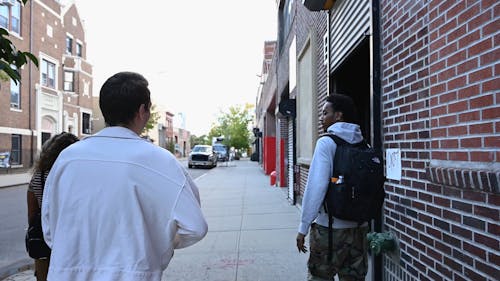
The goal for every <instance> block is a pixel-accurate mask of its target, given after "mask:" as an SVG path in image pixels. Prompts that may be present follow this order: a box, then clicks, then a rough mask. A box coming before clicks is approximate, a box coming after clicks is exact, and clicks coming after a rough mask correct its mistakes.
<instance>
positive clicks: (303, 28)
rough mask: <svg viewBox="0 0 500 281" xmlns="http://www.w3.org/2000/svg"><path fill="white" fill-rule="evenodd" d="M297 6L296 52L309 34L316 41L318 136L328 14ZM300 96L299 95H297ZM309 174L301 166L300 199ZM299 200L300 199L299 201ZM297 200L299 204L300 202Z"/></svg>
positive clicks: (324, 88) (324, 83) (324, 92)
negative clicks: (312, 34)
mask: <svg viewBox="0 0 500 281" xmlns="http://www.w3.org/2000/svg"><path fill="white" fill-rule="evenodd" d="M296 2H298V4H297V20H296V33H297V51H299V52H300V50H302V48H303V46H304V44H305V43H306V40H307V38H308V36H309V34H311V33H314V36H313V38H314V39H315V40H316V42H315V46H316V50H314V55H315V56H316V62H317V65H316V67H317V68H316V75H317V76H316V87H317V94H318V96H317V100H316V103H317V111H316V112H317V113H318V115H317V117H316V121H317V123H316V124H317V130H318V135H319V134H322V133H323V128H322V126H321V124H320V122H319V117H320V114H321V112H322V109H323V104H324V103H325V101H326V96H327V94H328V93H327V83H328V79H327V75H328V67H327V65H324V64H323V47H324V46H323V36H324V35H325V33H326V32H327V24H328V20H327V17H328V12H327V11H321V12H311V11H309V10H308V9H307V8H305V7H304V5H302V4H301V3H300V1H296ZM299 94H300V93H299ZM297 137H300V133H299V132H297ZM308 173H309V167H308V166H306V165H301V167H300V191H299V196H300V197H302V195H303V194H304V189H305V186H306V183H307V176H308ZM300 200H301V199H300ZM300 200H299V202H300Z"/></svg>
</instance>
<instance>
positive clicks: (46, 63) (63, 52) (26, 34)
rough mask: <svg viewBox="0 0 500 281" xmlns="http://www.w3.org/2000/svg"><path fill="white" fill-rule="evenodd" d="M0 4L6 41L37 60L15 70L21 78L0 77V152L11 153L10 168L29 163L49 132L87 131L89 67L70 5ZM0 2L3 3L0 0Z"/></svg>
mask: <svg viewBox="0 0 500 281" xmlns="http://www.w3.org/2000/svg"><path fill="white" fill-rule="evenodd" d="M10 2H11V3H13V5H5V4H4V5H0V26H1V27H3V28H5V29H7V30H9V32H10V38H11V40H12V42H13V43H14V44H15V45H16V46H17V48H18V49H20V50H22V51H29V52H31V53H32V54H34V55H35V56H36V57H37V58H38V60H39V67H38V68H36V67H35V66H34V65H33V64H31V63H30V64H27V65H25V66H24V67H23V68H22V69H21V77H22V79H21V83H20V84H19V85H15V83H12V81H2V82H1V89H0V152H4V151H7V152H11V164H12V168H21V169H23V168H24V169H25V168H30V167H31V165H32V164H33V161H34V159H35V158H36V155H37V152H38V151H39V150H40V149H41V146H42V143H43V142H44V141H45V140H47V139H48V138H50V136H52V135H54V134H57V133H59V132H62V131H67V132H71V133H73V134H75V135H77V136H84V135H87V134H90V133H91V120H92V66H91V65H90V64H89V63H88V62H87V60H86V49H87V48H86V41H85V30H84V27H83V24H82V21H81V19H80V17H79V15H78V11H77V8H76V6H75V5H74V4H69V5H66V6H63V5H62V4H61V3H60V1H55V0H33V1H28V2H27V4H26V5H25V6H23V5H22V4H21V3H20V2H19V1H10ZM4 3H5V2H4Z"/></svg>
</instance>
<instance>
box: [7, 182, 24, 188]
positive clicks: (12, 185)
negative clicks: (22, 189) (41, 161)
mask: <svg viewBox="0 0 500 281" xmlns="http://www.w3.org/2000/svg"><path fill="white" fill-rule="evenodd" d="M27 184H29V182H26V183H14V184H9V185H0V189H2V188H8V187H16V186H22V185H27Z"/></svg>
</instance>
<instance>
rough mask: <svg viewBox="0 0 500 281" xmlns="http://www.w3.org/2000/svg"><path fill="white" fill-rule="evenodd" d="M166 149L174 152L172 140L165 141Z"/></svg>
mask: <svg viewBox="0 0 500 281" xmlns="http://www.w3.org/2000/svg"><path fill="white" fill-rule="evenodd" d="M166 149H167V150H168V151H170V152H172V153H175V143H174V142H173V141H167V147H166Z"/></svg>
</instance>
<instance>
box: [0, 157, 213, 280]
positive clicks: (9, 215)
mask: <svg viewBox="0 0 500 281" xmlns="http://www.w3.org/2000/svg"><path fill="white" fill-rule="evenodd" d="M180 162H181V164H182V165H183V166H184V167H186V169H187V170H188V171H189V174H190V175H191V177H192V178H193V179H197V178H199V177H201V176H203V175H204V174H206V173H208V172H209V171H210V170H211V169H188V168H187V160H181V161H180ZM215 169H217V168H215ZM27 189H28V185H21V186H15V187H8V188H0V217H1V224H0V279H2V278H1V277H2V275H3V274H5V272H6V271H12V270H13V269H15V268H19V266H21V265H24V264H27V263H30V262H31V259H30V258H29V256H28V255H27V254H26V251H25V246H24V235H25V231H26V228H27V208H26V190H27Z"/></svg>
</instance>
